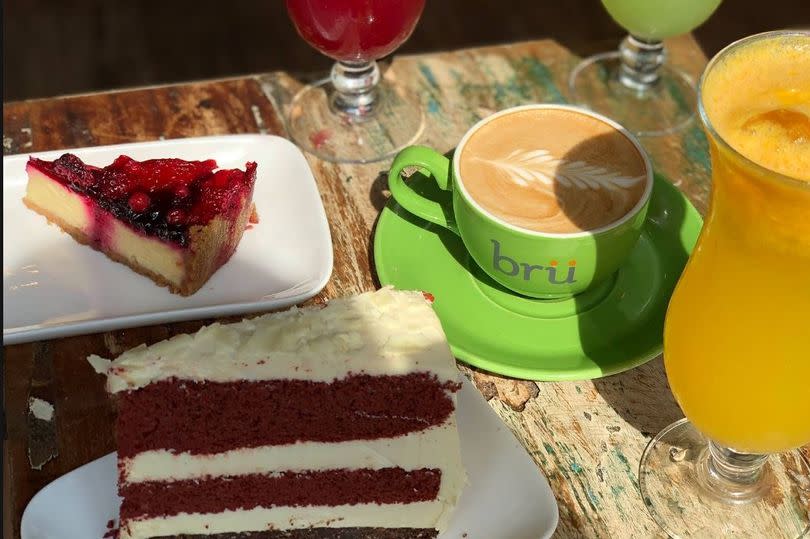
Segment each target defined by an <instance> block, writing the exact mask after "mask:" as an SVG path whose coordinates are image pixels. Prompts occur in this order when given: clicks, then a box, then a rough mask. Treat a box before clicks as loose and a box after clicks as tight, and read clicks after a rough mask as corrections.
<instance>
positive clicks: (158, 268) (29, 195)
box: [25, 166, 184, 286]
mask: <svg viewBox="0 0 810 539" xmlns="http://www.w3.org/2000/svg"><path fill="white" fill-rule="evenodd" d="M27 171H28V187H27V189H26V195H25V201H26V203H27V204H28V205H29V206H34V207H35V208H36V209H38V210H40V213H47V214H48V215H47V216H48V218H49V219H56V220H58V221H59V224H60V225H62V226H66V227H70V228H72V229H73V232H74V233H78V234H80V235H81V236H82V237H83V238H84V240H85V241H86V242H87V243H88V244H90V245H91V246H93V247H96V248H101V249H103V250H105V251H108V252H110V253H112V254H114V255H117V256H119V257H120V258H123V259H125V260H126V261H128V262H130V263H135V264H138V265H140V266H141V267H143V268H145V269H147V270H149V271H151V272H153V273H156V274H158V275H162V276H163V277H164V278H165V279H166V280H167V281H169V282H170V283H172V284H174V285H176V286H180V285H181V283H182V282H183V278H184V272H183V249H182V248H181V247H180V246H179V245H175V244H173V243H169V242H166V241H162V240H159V239H157V238H151V237H148V236H146V235H145V234H143V233H142V232H140V231H138V230H135V229H133V228H131V227H130V226H128V225H127V224H126V223H124V222H122V221H120V220H119V219H116V217H115V216H114V215H112V214H111V213H110V212H108V211H107V210H105V209H104V208H102V207H100V206H98V205H96V204H94V203H93V201H92V200H91V199H90V198H89V197H87V196H85V195H82V194H80V193H77V192H75V191H73V190H71V189H70V188H68V187H67V186H65V185H64V184H62V183H60V182H58V181H56V180H54V179H52V178H50V177H49V176H47V175H46V174H44V173H43V172H41V171H39V170H37V169H36V168H34V167H30V166H29V167H28V168H27Z"/></svg>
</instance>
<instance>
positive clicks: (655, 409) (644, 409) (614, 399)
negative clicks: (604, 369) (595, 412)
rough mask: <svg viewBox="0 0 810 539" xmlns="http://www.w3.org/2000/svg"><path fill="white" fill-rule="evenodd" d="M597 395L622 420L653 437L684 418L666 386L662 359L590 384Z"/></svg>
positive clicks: (658, 358) (645, 434)
mask: <svg viewBox="0 0 810 539" xmlns="http://www.w3.org/2000/svg"><path fill="white" fill-rule="evenodd" d="M593 385H594V387H595V388H596V391H598V392H599V394H600V395H601V396H602V398H603V399H605V402H607V403H608V404H609V405H610V407H611V408H613V409H614V410H615V411H616V413H617V414H619V415H620V416H621V417H622V419H624V420H625V421H627V422H628V423H629V424H630V425H632V426H633V427H634V428H635V429H637V430H638V431H639V432H640V433H641V434H643V435H644V436H647V437H652V436H655V435H656V434H658V433H659V432H660V431H661V430H663V429H664V427H666V426H667V425H669V424H671V423H674V422H675V421H677V420H679V419H681V418H682V417H683V412H682V411H681V408H680V407H679V406H678V403H677V402H675V397H674V396H673V395H672V391H671V390H670V388H669V384H668V383H667V379H666V374H665V372H664V362H663V361H662V356H658V357H656V358H655V359H653V360H652V361H649V362H647V363H645V364H644V365H641V366H639V367H636V368H635V369H632V370H629V371H626V372H623V373H620V374H614V375H613V376H608V377H606V378H599V379H596V380H594V381H593Z"/></svg>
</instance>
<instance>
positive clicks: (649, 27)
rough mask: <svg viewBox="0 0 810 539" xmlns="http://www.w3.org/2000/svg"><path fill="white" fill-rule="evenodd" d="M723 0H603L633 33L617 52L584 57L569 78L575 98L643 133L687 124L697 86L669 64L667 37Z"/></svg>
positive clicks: (697, 23)
mask: <svg viewBox="0 0 810 539" xmlns="http://www.w3.org/2000/svg"><path fill="white" fill-rule="evenodd" d="M720 1H721V0H655V1H650V0H602V4H603V5H604V6H605V8H606V9H607V11H608V13H609V14H610V16H611V17H613V19H614V20H615V21H616V22H617V23H618V24H619V25H621V26H622V28H624V29H626V30H627V31H629V32H630V35H628V36H627V37H626V38H625V39H624V41H622V43H621V45H620V46H619V50H618V51H616V52H607V53H602V54H597V55H595V56H591V57H590V58H586V59H585V60H583V61H582V62H581V63H580V64H579V65H578V66H577V67H576V68H574V70H573V71H572V72H571V75H570V77H569V79H568V86H569V89H570V92H571V96H572V99H573V101H574V102H575V103H577V104H579V105H583V106H586V107H588V108H590V109H592V110H594V111H596V112H599V113H601V114H604V115H605V116H608V117H610V118H613V119H614V120H616V121H617V122H619V123H620V124H622V125H623V126H624V127H625V128H626V129H628V130H629V131H631V132H633V133H634V134H636V135H640V136H644V135H647V136H653V135H665V134H668V133H673V132H675V131H677V130H679V129H681V128H683V127H684V126H685V125H686V124H687V123H688V122H689V120H690V119H691V118H692V116H694V113H695V101H696V95H695V86H694V82H693V81H692V79H691V78H690V77H689V76H688V75H687V74H686V73H683V72H682V71H679V70H677V69H675V68H673V67H670V66H668V65H665V61H666V56H667V55H666V49H665V48H664V44H663V41H662V40H663V39H665V38H667V37H671V36H676V35H679V34H684V33H686V32H690V31H692V30H693V29H695V28H697V27H698V26H700V25H701V24H702V23H703V22H704V21H706V19H708V18H709V16H710V15H711V14H712V13H713V12H714V10H715V9H717V6H718V5H720Z"/></svg>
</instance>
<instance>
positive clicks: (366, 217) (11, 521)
mask: <svg viewBox="0 0 810 539" xmlns="http://www.w3.org/2000/svg"><path fill="white" fill-rule="evenodd" d="M670 52H671V59H672V62H673V63H674V64H676V65H678V66H679V67H682V68H684V69H685V70H687V71H688V72H689V73H691V74H692V75H694V76H697V75H698V74H699V72H700V70H701V69H702V67H703V65H704V64H705V61H706V59H705V57H704V56H703V54H702V53H701V51H700V49H699V48H698V47H697V45H696V44H695V42H694V41H693V40H692V39H691V38H690V37H688V36H687V37H682V38H678V39H675V40H673V41H672V42H671V43H670ZM577 60H578V58H576V57H575V56H573V55H572V54H571V53H570V52H569V51H567V50H566V49H564V48H562V47H561V46H559V45H557V44H556V43H554V42H552V41H539V42H528V43H519V44H514V45H509V46H499V47H489V48H479V49H470V50H462V51H457V52H448V53H442V54H430V55H424V56H410V57H399V58H397V59H396V60H395V61H394V62H393V64H392V65H391V66H390V67H389V68H388V70H387V71H386V76H387V77H395V78H396V79H397V80H398V81H399V82H401V83H402V84H404V85H406V86H408V87H409V88H410V89H411V90H413V91H415V92H417V93H418V94H419V95H420V97H421V100H422V103H423V106H424V108H425V110H426V111H427V126H426V129H425V132H424V134H423V137H422V139H421V141H420V142H422V143H424V144H428V145H431V146H434V147H436V148H438V149H441V150H443V151H444V150H449V149H451V148H452V147H453V146H454V144H455V143H456V142H457V141H458V140H459V138H460V137H461V135H462V134H463V133H464V132H465V131H466V130H467V129H468V128H469V126H470V125H472V124H473V123H474V122H476V121H477V120H478V119H479V118H481V117H483V116H485V115H487V114H489V113H491V112H493V111H496V110H498V109H502V108H505V107H508V106H512V105H518V104H523V103H532V102H550V101H564V100H565V98H566V94H567V89H566V80H567V76H568V73H569V71H570V69H571V68H572V67H573V66H574V65H575V63H576V62H577ZM299 85H300V82H299V81H297V80H295V79H294V78H292V77H290V76H288V75H286V74H283V73H274V74H268V75H261V76H254V77H245V78H240V79H232V80H224V81H209V82H200V83H193V84H186V85H180V86H168V87H157V88H147V89H137V90H129V91H121V92H113V93H100V94H93V95H87V96H75V97H67V98H55V99H47V100H37V101H27V102H16V103H9V104H4V107H3V113H4V120H5V122H4V133H3V151H4V154H14V153H24V152H34V151H42V150H51V149H57V148H71V147H81V146H89V145H103V144H114V143H122V142H134V141H146V140H154V139H158V138H178V137H189V136H201V135H214V134H226V133H255V132H262V133H276V134H282V135H283V134H284V127H283V121H282V117H283V111H284V110H285V106H286V105H287V103H288V102H289V99H290V97H291V95H292V94H293V93H294V92H295V90H296V89H297V87H298V86H299ZM643 143H644V144H645V146H646V147H647V149H648V150H649V152H650V153H651V155H652V158H653V161H654V163H655V166H656V167H657V169H658V170H659V171H660V172H662V173H663V174H665V175H666V176H667V177H668V178H670V179H671V180H672V181H673V182H674V183H675V184H676V185H678V186H679V187H680V188H681V189H683V190H684V191H685V192H686V193H687V194H688V195H689V196H690V198H691V199H692V200H693V202H694V203H695V204H696V206H697V207H698V208H699V209H700V210H701V211H703V210H704V209H705V207H706V202H707V195H708V190H709V171H708V163H709V162H708V155H707V146H706V139H705V137H704V135H703V133H702V131H701V129H700V127H699V125H697V124H696V123H695V124H693V125H691V126H690V127H689V128H688V129H687V130H686V131H685V132H683V133H681V134H679V135H676V136H670V137H663V138H658V139H648V140H645V141H643ZM309 161H310V164H311V166H312V168H313V171H314V173H315V177H316V180H317V182H318V186H319V188H320V192H321V196H322V199H323V202H324V206H325V208H326V211H327V215H328V218H329V221H330V227H331V231H332V239H333V242H334V252H335V268H334V273H333V275H332V278H331V280H330V282H329V284H328V285H327V286H326V288H325V289H324V291H323V292H322V293H321V294H319V295H318V297H316V298H315V299H314V300H313V301H321V300H323V299H326V298H330V297H335V296H339V295H345V294H351V293H355V292H360V291H363V290H369V289H372V288H373V287H374V286H375V282H374V279H373V276H372V272H371V269H370V264H369V250H370V249H369V237H370V232H371V229H372V226H373V224H374V221H375V219H376V217H377V215H378V213H379V211H380V209H381V208H382V205H383V204H384V202H385V200H386V198H387V191H386V190H385V181H384V176H382V173H383V172H384V171H385V170H386V168H387V163H379V164H374V165H365V166H338V165H334V164H329V163H324V162H321V161H319V160H317V159H315V158H312V157H309ZM210 322H211V320H200V321H194V322H184V323H178V324H169V325H161V326H153V327H145V328H137V329H129V330H124V331H113V332H108V333H104V334H97V335H89V336H80V337H73V338H66V339H59V340H54V341H48V342H40V343H33V344H25V345H17V346H10V347H6V348H5V349H4V355H5V361H4V367H3V368H4V382H3V383H4V387H3V390H4V405H5V410H6V418H7V435H8V437H7V440H6V442H5V444H4V463H3V466H4V477H5V480H4V487H3V488H4V508H3V521H4V537H7V538H15V539H16V538H17V537H19V522H20V517H21V515H22V511H23V510H24V508H25V505H26V504H27V502H28V500H30V498H31V496H33V494H34V493H36V492H37V491H38V490H39V489H40V488H42V487H43V486H45V485H46V484H47V483H48V482H50V481H52V480H53V479H56V478H57V477H59V476H60V475H62V474H64V473H66V472H68V471H70V470H72V469H74V468H76V467H77V466H79V465H81V464H84V463H86V462H88V461H90V460H93V459H95V458H98V457H100V456H102V455H104V454H106V453H108V452H110V451H112V450H113V439H112V432H111V426H112V419H113V412H112V409H111V407H110V404H109V401H108V399H107V397H106V395H105V394H104V391H103V387H102V380H101V379H100V378H99V377H98V376H96V375H95V374H94V373H93V372H92V370H91V369H90V368H89V367H88V365H87V364H86V362H85V357H87V355H89V354H91V353H97V354H101V355H105V356H110V355H115V354H118V353H120V352H121V351H123V350H125V349H127V348H129V347H131V346H135V345H137V344H140V343H142V342H147V343H152V342H155V341H158V340H161V339H165V338H167V337H169V336H171V335H174V334H177V333H181V332H189V331H194V330H196V329H197V328H199V327H200V326H201V325H204V324H206V323H210ZM35 365H36V368H37V372H36V373H35ZM462 370H464V371H465V372H466V373H467V374H468V375H469V374H472V376H473V379H474V381H475V382H476V385H477V386H478V387H479V389H481V391H482V392H483V393H484V394H485V395H486V396H487V398H488V399H490V404H491V405H492V407H493V409H494V410H495V411H496V412H497V413H498V415H499V416H500V417H501V418H502V419H503V420H504V421H505V422H506V423H507V424H508V425H509V427H510V428H511V429H512V430H513V431H514V432H515V434H516V435H517V437H518V438H519V439H520V441H521V443H522V444H523V445H524V446H525V447H526V449H527V451H528V452H529V453H530V454H531V455H532V457H533V458H534V460H535V461H536V462H537V464H538V466H539V467H540V469H542V471H543V473H545V475H546V476H547V477H548V478H549V480H550V482H551V486H552V489H553V490H554V493H555V495H556V497H557V500H558V502H559V506H560V524H559V528H558V531H557V537H628V538H629V537H656V536H660V535H661V534H660V532H659V530H658V528H657V526H656V525H655V523H654V522H653V521H652V520H651V519H650V517H649V516H648V515H647V512H646V509H645V508H644V505H643V503H642V500H641V497H640V494H639V490H638V483H637V477H636V474H637V467H638V462H639V459H640V458H641V452H642V450H643V449H644V446H645V445H646V443H647V441H648V440H649V439H650V436H651V435H654V434H655V433H656V432H658V431H659V430H660V429H661V428H663V427H664V426H666V425H667V424H669V423H671V422H672V421H674V420H676V419H678V418H680V417H681V416H682V414H681V412H680V409H679V408H678V406H677V404H676V403H675V401H674V399H673V397H672V394H671V393H670V391H669V388H668V386H667V383H666V377H665V375H664V371H663V366H662V362H661V360H660V358H658V359H655V360H653V361H651V362H649V363H647V364H645V365H643V366H641V367H638V368H636V369H633V370H631V371H629V372H626V373H623V374H620V375H616V376H611V377H608V378H604V379H601V380H594V381H583V382H563V383H549V382H541V383H535V382H527V381H518V380H510V379H506V378H502V377H498V376H493V375H490V374H487V373H482V372H472V371H471V370H470V369H467V368H466V367H462ZM42 373H46V375H47V376H46V379H43V377H42ZM40 386H46V389H47V391H48V392H49V393H48V394H49V395H52V398H53V400H54V405H55V408H56V416H55V421H56V431H57V445H58V448H57V449H58V452H59V454H58V456H57V457H56V458H54V459H53V460H51V461H50V462H48V463H47V464H45V465H44V466H43V468H42V469H41V470H38V471H36V470H32V469H31V467H30V465H29V462H28V457H27V447H28V443H29V432H28V421H27V414H26V409H27V402H28V397H29V394H31V393H32V391H33V392H35V393H37V394H41V393H40V392H38V391H39V389H40ZM808 454H810V451H808ZM494 539H497V538H494ZM518 539H519V538H518Z"/></svg>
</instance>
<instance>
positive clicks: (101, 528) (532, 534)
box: [21, 379, 558, 539]
mask: <svg viewBox="0 0 810 539" xmlns="http://www.w3.org/2000/svg"><path fill="white" fill-rule="evenodd" d="M457 414H458V429H459V435H460V437H461V458H462V461H463V463H464V468H465V469H466V470H467V486H466V487H465V489H464V492H463V493H462V495H461V499H460V500H459V503H458V506H457V507H456V510H455V512H454V513H453V517H452V520H451V522H450V527H449V528H448V530H447V531H446V532H445V533H443V534H442V535H441V536H439V539H462V538H465V539H546V538H548V537H551V535H552V533H554V530H555V529H556V527H557V520H558V511H557V502H556V500H555V499H554V495H553V494H552V493H551V488H550V487H549V484H548V481H546V478H545V477H544V476H543V475H542V473H541V472H540V470H539V469H538V468H537V465H536V464H535V463H534V462H533V461H532V459H531V458H530V457H529V455H528V454H527V453H526V451H525V450H524V449H523V448H522V447H521V446H520V444H519V443H518V441H517V440H516V439H515V437H514V436H513V435H512V433H511V432H510V431H509V429H508V428H507V427H506V425H504V424H503V422H502V421H501V420H500V419H499V418H498V416H496V415H495V413H494V412H493V411H492V409H491V408H490V407H489V405H488V404H487V403H486V401H485V400H484V398H483V397H482V396H481V394H480V393H479V392H478V390H477V389H476V388H475V387H474V386H473V385H472V383H470V382H469V381H467V380H466V379H465V380H464V384H463V387H462V389H461V391H460V392H459V397H458V410H457ZM116 475H117V467H116V456H115V453H110V454H109V455H107V456H105V457H102V458H100V459H98V460H94V461H93V462H91V463H89V464H86V465H84V466H82V467H80V468H77V469H75V470H73V471H72V472H70V473H68V474H66V475H63V476H62V477H60V478H59V479H57V480H56V481H54V482H53V483H51V484H49V485H48V486H46V487H45V488H43V489H42V490H41V491H39V492H38V493H37V494H36V495H35V496H34V497H33V499H32V500H31V502H30V503H29V504H28V507H26V509H25V513H24V514H23V517H22V530H21V531H22V539H101V537H102V536H103V535H104V534H105V533H106V532H107V528H106V525H107V522H108V521H110V520H113V521H115V522H117V521H118V507H119V504H120V503H121V500H120V498H118V496H117V494H116Z"/></svg>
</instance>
